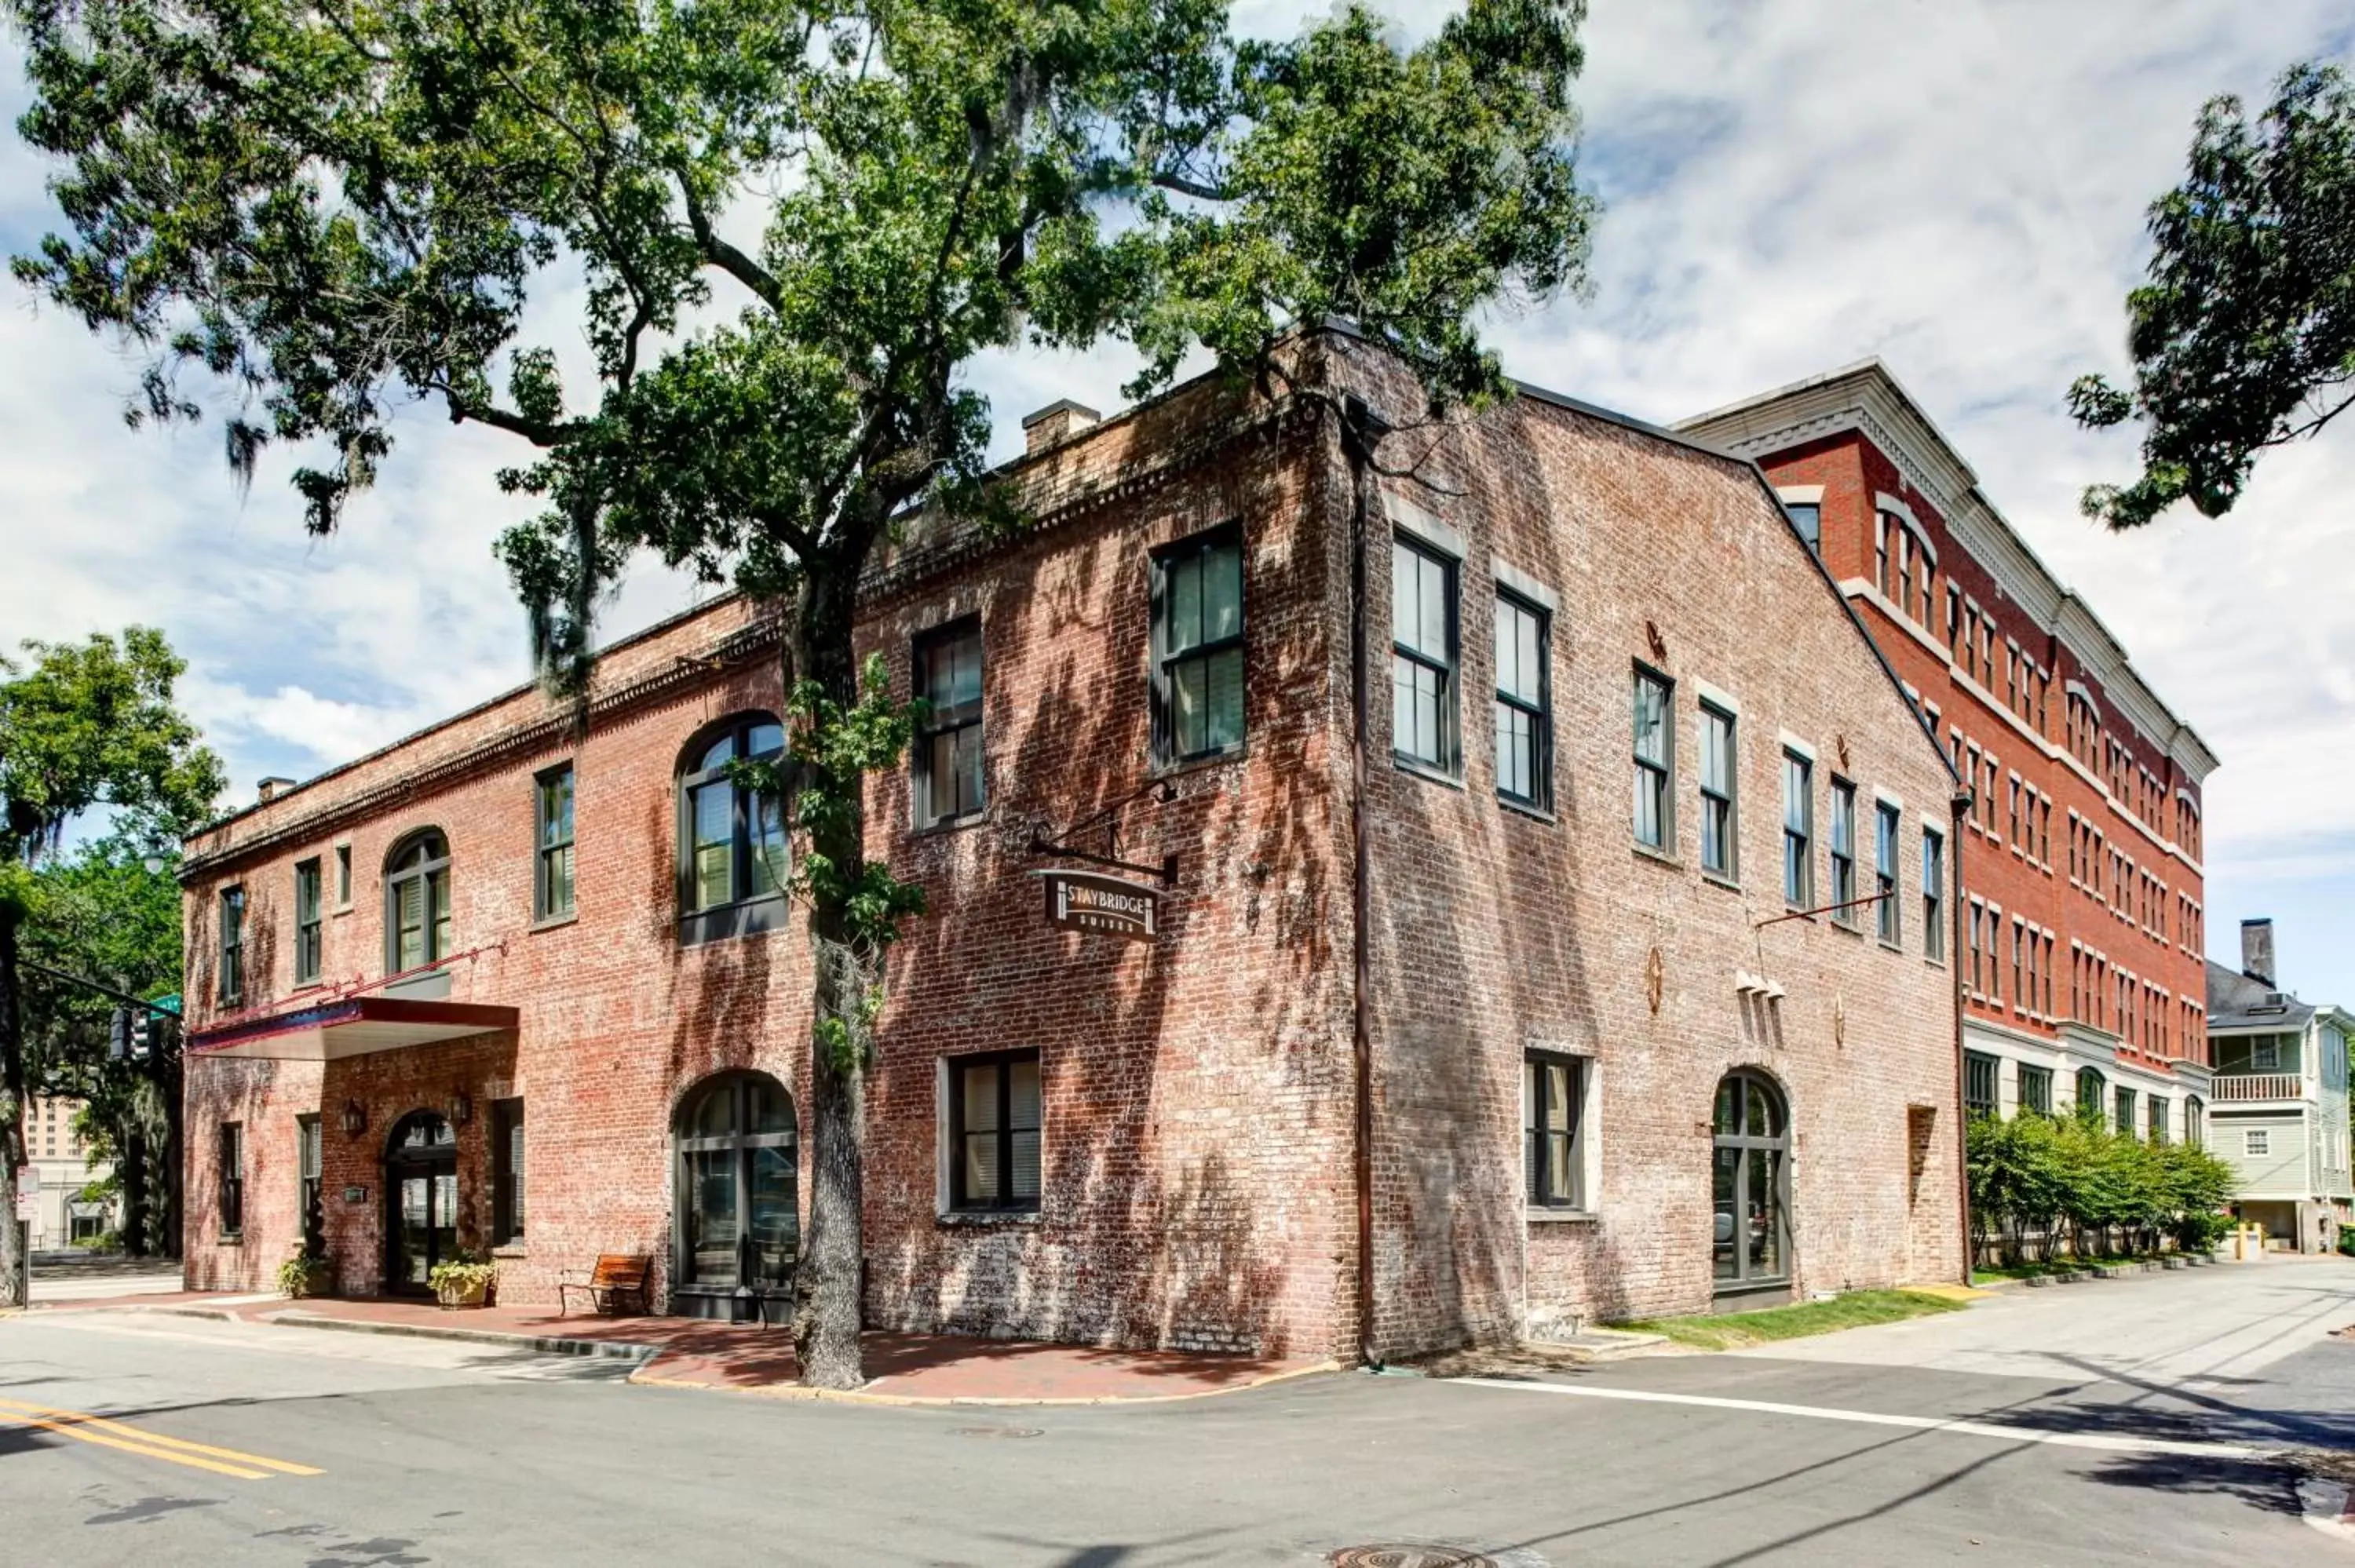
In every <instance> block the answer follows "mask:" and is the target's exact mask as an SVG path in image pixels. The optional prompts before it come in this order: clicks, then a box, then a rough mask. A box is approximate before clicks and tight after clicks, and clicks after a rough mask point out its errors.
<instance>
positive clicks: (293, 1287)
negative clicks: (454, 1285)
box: [278, 1252, 452, 1301]
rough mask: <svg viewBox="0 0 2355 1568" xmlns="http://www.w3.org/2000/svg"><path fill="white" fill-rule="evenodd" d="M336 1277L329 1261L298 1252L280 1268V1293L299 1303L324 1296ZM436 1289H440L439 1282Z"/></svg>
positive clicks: (436, 1268)
mask: <svg viewBox="0 0 2355 1568" xmlns="http://www.w3.org/2000/svg"><path fill="white" fill-rule="evenodd" d="M450 1266H452V1265H447V1264H443V1265H438V1266H436V1267H435V1270H434V1272H435V1273H436V1274H439V1273H440V1272H441V1270H442V1268H445V1267H450ZM335 1277H336V1270H335V1265H334V1264H332V1263H330V1262H329V1261H328V1260H327V1259H325V1258H324V1257H314V1256H313V1255H310V1254H308V1253H303V1252H298V1253H296V1254H295V1255H293V1256H292V1257H290V1258H288V1259H286V1261H285V1262H283V1263H282V1264H280V1265H279V1266H278V1293H279V1294H280V1295H281V1296H286V1297H291V1298H293V1299H295V1300H297V1301H299V1300H301V1299H302V1298H304V1297H306V1296H318V1295H323V1294H325V1291H326V1288H327V1287H328V1286H329V1285H330V1284H331V1283H333V1281H334V1279H335ZM436 1287H437V1288H438V1287H439V1285H438V1282H436Z"/></svg>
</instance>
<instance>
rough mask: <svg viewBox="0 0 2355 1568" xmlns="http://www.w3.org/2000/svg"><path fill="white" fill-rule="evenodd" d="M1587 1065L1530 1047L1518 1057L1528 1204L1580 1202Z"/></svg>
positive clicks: (1545, 1206) (1564, 1205) (1561, 1206)
mask: <svg viewBox="0 0 2355 1568" xmlns="http://www.w3.org/2000/svg"><path fill="white" fill-rule="evenodd" d="M1586 1071H1587V1065H1586V1064H1585V1063H1584V1062H1582V1061H1580V1060H1579V1059H1578V1058H1577V1057H1575V1056H1563V1055H1560V1054H1556V1053H1553V1052H1550V1051H1531V1052H1529V1054H1527V1055H1525V1056H1523V1057H1522V1059H1521V1169H1522V1171H1523V1173H1524V1175H1525V1178H1526V1180H1525V1183H1524V1185H1525V1188H1526V1191H1527V1194H1528V1198H1529V1206H1530V1207H1532V1208H1540V1209H1577V1208H1583V1207H1584V1206H1585V1199H1586V1192H1585V1182H1584V1181H1583V1180H1582V1176H1583V1172H1582V1166H1583V1165H1584V1163H1585V1160H1584V1150H1582V1147H1581V1142H1580V1133H1581V1127H1580V1123H1581V1121H1582V1117H1581V1115H1580V1112H1581V1110H1582V1105H1583V1101H1584V1098H1585V1092H1586Z"/></svg>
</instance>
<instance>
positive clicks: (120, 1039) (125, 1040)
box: [106, 1007, 131, 1062]
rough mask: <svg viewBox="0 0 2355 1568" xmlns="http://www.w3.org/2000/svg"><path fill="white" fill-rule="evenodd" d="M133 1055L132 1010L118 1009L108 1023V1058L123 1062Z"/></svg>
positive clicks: (112, 1060)
mask: <svg viewBox="0 0 2355 1568" xmlns="http://www.w3.org/2000/svg"><path fill="white" fill-rule="evenodd" d="M130 1055H131V1009H129V1008H127V1007H118V1008H116V1009H115V1010H114V1012H113V1014H112V1016H111V1017H110V1018H108V1020H107V1021H106V1057H107V1060H108V1061H110V1062H121V1061H125V1060H127V1059H129V1057H130Z"/></svg>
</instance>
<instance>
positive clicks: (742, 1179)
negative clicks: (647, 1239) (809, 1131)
mask: <svg viewBox="0 0 2355 1568" xmlns="http://www.w3.org/2000/svg"><path fill="white" fill-rule="evenodd" d="M674 1141H675V1143H676V1145H677V1174H676V1178H675V1180H676V1183H677V1185H676V1191H677V1195H678V1198H677V1203H676V1205H675V1206H674V1207H675V1213H676V1215H677V1220H676V1234H675V1236H674V1238H673V1248H674V1252H673V1255H674V1256H676V1257H677V1274H676V1276H675V1277H674V1284H673V1287H672V1289H671V1310H673V1311H674V1312H677V1313H679V1314H680V1315H681V1316H684V1317H690V1318H728V1319H735V1318H751V1317H767V1316H769V1315H771V1313H773V1311H776V1310H780V1309H782V1308H783V1303H784V1302H785V1301H786V1299H787V1298H788V1297H789V1295H790V1292H791V1290H792V1287H793V1278H794V1260H795V1259H796V1258H797V1257H798V1256H799V1255H800V1253H801V1229H802V1225H801V1205H800V1192H799V1188H800V1176H801V1171H800V1163H801V1161H800V1149H799V1138H798V1134H797V1130H796V1128H795V1126H794V1097H793V1096H792V1095H790V1094H789V1093H787V1092H786V1090H785V1087H784V1086H783V1085H782V1084H780V1083H778V1082H777V1080H776V1079H774V1078H772V1077H770V1076H769V1075H767V1074H765V1073H723V1074H721V1075H719V1076H718V1077H715V1078H707V1079H705V1080H704V1081H703V1082H702V1083H699V1084H698V1085H696V1086H695V1087H693V1088H692V1089H689V1090H688V1091H687V1095H686V1096H685V1097H683V1098H682V1099H681V1100H680V1101H679V1109H678V1120H677V1136H676V1139H675V1140H674Z"/></svg>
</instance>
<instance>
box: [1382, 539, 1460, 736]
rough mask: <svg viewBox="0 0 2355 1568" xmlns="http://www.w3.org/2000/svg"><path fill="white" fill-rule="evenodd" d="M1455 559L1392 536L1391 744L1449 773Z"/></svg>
mask: <svg viewBox="0 0 2355 1568" xmlns="http://www.w3.org/2000/svg"><path fill="white" fill-rule="evenodd" d="M1456 641H1457V639H1456V615H1455V562H1454V561H1453V560H1451V559H1449V558H1448V557H1446V556H1442V555H1440V554H1438V553H1437V552H1435V551H1432V550H1427V549H1425V548H1423V546H1420V545H1418V544H1416V543H1414V541H1412V539H1409V538H1407V537H1406V536H1405V535H1398V536H1396V537H1394V538H1393V539H1392V540H1391V751H1392V752H1393V753H1394V754H1395V755H1396V756H1398V757H1399V758H1401V759H1403V760H1405V761H1408V762H1412V763H1417V764H1420V765H1421V766H1423V767H1424V768H1436V769H1438V770H1439V771H1440V772H1442V773H1451V774H1452V773H1454V772H1455V769H1456V767H1457V746H1456V732H1455V652H1456Z"/></svg>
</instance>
